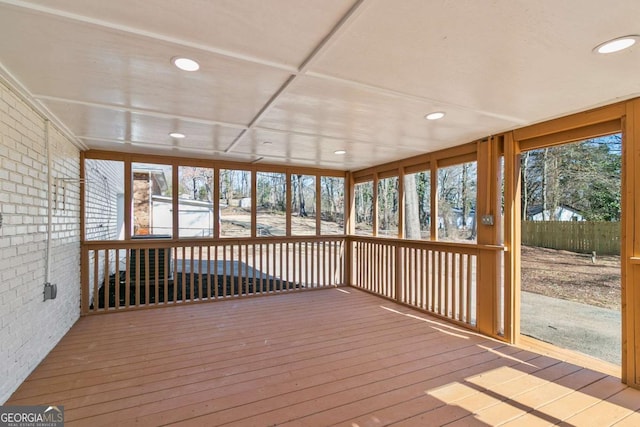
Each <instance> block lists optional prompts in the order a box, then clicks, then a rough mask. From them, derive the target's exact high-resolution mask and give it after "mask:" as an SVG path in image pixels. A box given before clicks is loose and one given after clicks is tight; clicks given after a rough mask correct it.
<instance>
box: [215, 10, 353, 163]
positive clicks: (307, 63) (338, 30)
mask: <svg viewBox="0 0 640 427" xmlns="http://www.w3.org/2000/svg"><path fill="white" fill-rule="evenodd" d="M365 2H366V0H357V1H356V2H355V3H354V4H353V6H351V8H350V9H349V10H348V11H347V13H345V14H344V15H343V16H342V18H340V20H339V21H338V23H337V24H336V25H334V27H333V28H332V29H331V31H329V33H328V34H327V35H326V36H325V37H324V38H323V39H322V40H321V41H320V43H318V44H317V45H316V47H315V48H314V49H313V50H312V51H311V53H310V54H309V55H308V56H307V57H306V58H305V60H304V61H302V64H300V67H298V70H297V72H296V73H295V74H292V75H291V76H290V77H289V78H288V79H287V81H285V82H284V83H283V84H282V86H281V87H280V89H278V91H277V92H276V93H275V94H274V95H273V96H272V97H271V98H269V100H268V101H267V103H266V104H265V105H264V106H263V107H262V108H261V109H260V111H259V112H258V114H256V115H255V117H254V118H253V120H251V123H249V126H248V129H247V130H251V129H252V128H254V127H255V126H256V123H258V122H259V121H260V120H261V119H262V118H263V117H264V116H265V115H266V114H267V113H268V112H269V110H270V109H271V107H272V106H273V104H274V103H275V102H276V101H277V100H278V98H280V97H281V96H282V94H284V93H286V91H287V89H288V88H289V87H291V85H292V84H293V83H294V82H295V81H296V80H297V79H299V78H300V76H301V75H304V74H305V73H306V72H307V70H308V69H309V67H311V65H313V63H314V62H315V61H317V60H318V58H320V57H321V56H322V54H323V53H324V52H326V50H327V49H329V47H330V46H331V45H332V44H333V43H335V41H336V40H337V38H338V37H339V36H340V34H342V33H343V32H344V31H345V30H346V28H347V27H348V26H349V25H350V24H351V23H353V22H354V21H355V19H356V18H357V17H358V15H360V14H361V13H362V11H363V10H364V4H365ZM247 133H248V132H247V131H244V132H241V133H240V135H238V136H237V138H236V139H235V140H234V141H233V142H232V143H231V144H230V145H229V147H227V149H226V150H225V153H228V152H230V151H232V150H233V149H234V148H235V147H236V146H237V145H238V144H239V143H240V141H242V139H243V138H244V136H245V135H246V134H247Z"/></svg>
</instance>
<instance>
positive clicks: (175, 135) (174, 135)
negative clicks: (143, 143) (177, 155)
mask: <svg viewBox="0 0 640 427" xmlns="http://www.w3.org/2000/svg"><path fill="white" fill-rule="evenodd" d="M169 136H170V137H171V138H175V139H182V138H184V137H185V135H184V133H180V132H171V133H170V134H169Z"/></svg>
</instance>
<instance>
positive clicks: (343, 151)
mask: <svg viewBox="0 0 640 427" xmlns="http://www.w3.org/2000/svg"><path fill="white" fill-rule="evenodd" d="M333 154H347V151H346V150H336V151H334V152H333Z"/></svg>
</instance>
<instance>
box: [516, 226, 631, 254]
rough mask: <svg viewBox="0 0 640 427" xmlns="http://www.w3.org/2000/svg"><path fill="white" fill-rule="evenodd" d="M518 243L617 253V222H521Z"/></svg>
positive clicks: (618, 252) (618, 244)
mask: <svg viewBox="0 0 640 427" xmlns="http://www.w3.org/2000/svg"><path fill="white" fill-rule="evenodd" d="M522 244H523V245H526V246H537V247H542V248H551V249H560V250H565V251H571V252H580V253H591V252H593V251H596V253H598V254H602V255H620V223H619V222H587V221H522Z"/></svg>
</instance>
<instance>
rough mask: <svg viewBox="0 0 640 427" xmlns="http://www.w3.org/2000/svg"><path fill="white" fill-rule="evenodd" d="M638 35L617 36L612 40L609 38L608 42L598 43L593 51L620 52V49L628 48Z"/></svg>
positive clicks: (636, 39)
mask: <svg viewBox="0 0 640 427" xmlns="http://www.w3.org/2000/svg"><path fill="white" fill-rule="evenodd" d="M638 38H639V36H637V35H631V36H623V37H618V38H616V39H613V40H609V41H608V42H604V43H602V44H599V45H598V46H596V47H595V48H593V51H594V52H596V53H614V52H620V51H621V50H624V49H628V48H630V47H631V46H633V45H634V44H636V42H637V41H638Z"/></svg>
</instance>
